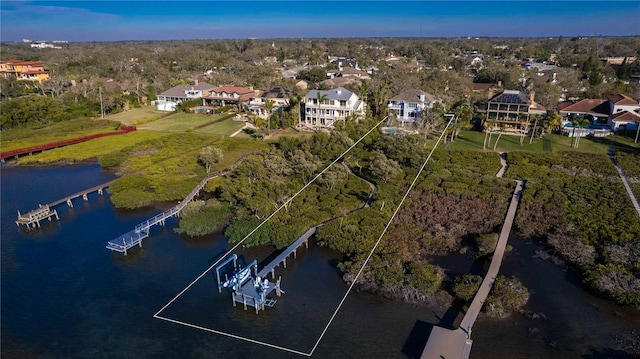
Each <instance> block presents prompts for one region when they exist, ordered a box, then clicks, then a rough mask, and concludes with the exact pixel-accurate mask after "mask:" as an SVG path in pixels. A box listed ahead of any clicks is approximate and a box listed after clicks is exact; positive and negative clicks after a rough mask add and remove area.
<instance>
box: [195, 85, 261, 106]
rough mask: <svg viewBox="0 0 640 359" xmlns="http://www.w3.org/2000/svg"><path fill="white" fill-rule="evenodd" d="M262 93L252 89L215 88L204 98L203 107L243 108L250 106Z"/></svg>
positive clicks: (236, 87)
mask: <svg viewBox="0 0 640 359" xmlns="http://www.w3.org/2000/svg"><path fill="white" fill-rule="evenodd" d="M260 93H261V91H260V90H254V89H253V88H252V87H240V86H220V87H214V88H212V89H210V90H209V91H208V92H207V93H206V94H205V95H204V96H202V100H203V103H202V104H203V106H237V107H238V108H241V107H242V105H243V104H245V103H246V104H248V103H249V102H250V101H251V99H253V98H255V97H257V96H259V95H260Z"/></svg>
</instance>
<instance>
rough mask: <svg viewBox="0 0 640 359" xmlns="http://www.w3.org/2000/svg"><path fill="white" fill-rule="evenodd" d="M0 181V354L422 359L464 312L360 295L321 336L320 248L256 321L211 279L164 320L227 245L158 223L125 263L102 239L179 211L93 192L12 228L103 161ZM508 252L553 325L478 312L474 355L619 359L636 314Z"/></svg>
mask: <svg viewBox="0 0 640 359" xmlns="http://www.w3.org/2000/svg"><path fill="white" fill-rule="evenodd" d="M1 175H2V178H1V179H2V180H1V189H2V191H1V209H2V211H1V216H2V223H1V224H2V227H1V231H2V232H1V249H2V252H1V259H2V262H1V263H2V275H1V281H2V282H1V284H2V307H1V314H2V317H1V328H2V331H1V335H2V336H1V339H2V343H1V344H2V346H1V356H2V357H3V358H15V357H20V358H25V357H29V358H30V357H38V358H89V357H90V358H134V357H135V358H147V357H154V358H183V357H202V358H249V357H255V358H300V357H303V356H302V355H300V354H295V353H293V352H291V351H298V352H302V353H310V352H311V351H312V350H314V346H316V343H318V338H320V336H321V335H322V340H320V342H319V343H318V344H317V347H315V350H314V351H313V357H317V358H360V357H370V358H407V357H409V358H411V357H419V355H420V352H421V350H422V348H423V347H424V345H425V343H426V340H427V337H428V334H429V332H430V330H431V327H432V325H433V324H438V323H441V322H443V323H444V322H447V321H448V320H449V321H450V319H451V318H455V317H457V318H458V320H459V319H460V317H461V316H462V314H460V313H456V309H455V308H454V310H451V309H450V308H447V307H436V306H433V307H429V306H418V305H412V304H406V303H398V302H393V301H389V300H386V299H383V298H380V297H377V296H375V295H372V294H369V293H363V292H357V291H354V292H352V293H351V294H350V295H349V296H348V297H347V298H346V300H345V301H344V303H343V305H342V306H341V309H340V310H339V311H338V313H337V315H336V316H335V318H333V320H332V321H331V325H330V326H329V327H328V329H327V330H326V332H324V335H323V330H324V328H325V327H326V326H327V323H328V322H329V321H330V320H331V317H332V314H333V313H334V311H335V309H336V308H337V307H338V305H339V304H340V302H341V300H342V298H343V296H344V294H345V292H346V290H347V286H346V285H345V284H344V282H343V281H342V280H341V278H340V274H339V273H338V271H337V270H336V268H335V265H336V263H337V261H338V260H339V259H340V255H339V253H336V252H333V251H331V250H327V249H324V248H319V247H317V246H315V245H313V244H312V245H311V246H310V247H309V249H304V248H302V249H300V250H299V251H298V256H297V259H293V258H292V259H291V260H290V261H289V262H288V264H289V265H288V267H287V268H286V269H283V268H282V267H280V268H278V269H277V270H276V275H280V276H282V289H283V290H284V291H285V292H286V293H285V294H284V295H283V296H282V297H281V298H280V299H279V301H278V303H277V304H276V305H275V306H274V307H273V308H267V310H266V311H264V312H261V313H260V314H255V313H254V311H253V310H252V308H251V307H249V310H247V311H244V310H243V309H242V306H237V307H233V306H232V302H231V298H230V295H229V294H228V293H224V292H223V293H222V294H220V293H218V290H217V288H216V280H215V274H214V273H212V272H209V273H207V274H205V275H204V276H202V278H201V279H200V280H198V281H196V282H195V284H194V285H193V286H191V287H190V288H189V289H188V290H186V291H185V292H184V293H183V294H182V295H180V296H179V297H178V298H177V299H176V300H175V301H173V302H171V304H170V305H168V306H166V308H165V309H164V310H162V311H161V313H160V316H162V317H164V318H168V319H170V320H171V321H167V320H161V319H157V318H154V317H153V316H154V314H155V313H156V312H158V311H159V310H160V309H161V308H163V307H165V305H166V304H167V303H169V302H170V301H171V300H172V299H173V298H174V297H175V296H176V295H177V294H178V293H179V292H181V291H182V290H183V289H184V288H185V287H186V286H187V285H189V284H190V283H192V282H193V281H194V279H196V278H197V277H198V276H199V275H201V274H202V273H203V272H204V271H205V270H206V269H207V268H208V267H209V265H210V264H211V263H213V262H215V261H216V260H217V259H218V258H219V257H220V255H222V254H223V253H225V252H226V251H227V249H228V245H227V242H226V239H225V237H224V236H222V235H220V234H215V235H210V236H204V237H200V238H195V239H194V238H189V237H186V236H183V235H179V234H176V233H175V232H174V231H173V225H174V224H175V222H174V221H173V220H170V221H168V222H167V226H165V227H158V228H153V229H152V230H151V237H150V238H148V239H146V240H145V241H144V242H143V247H142V248H134V249H132V250H130V252H129V255H128V256H124V255H122V254H120V253H116V252H110V251H108V250H107V249H106V248H105V245H106V243H107V241H109V240H111V239H113V238H115V237H116V236H118V235H120V234H122V233H125V232H127V231H129V230H131V229H132V228H133V227H134V226H135V225H136V224H137V223H139V222H142V221H143V220H145V219H147V218H149V217H152V216H153V215H155V214H157V213H159V212H160V211H162V210H164V209H167V208H168V207H170V206H171V204H162V205H157V206H154V207H151V208H146V209H143V210H135V211H124V210H116V209H115V208H114V207H113V206H112V204H111V202H110V201H109V198H108V197H109V196H108V194H107V193H105V195H103V196H99V195H97V194H96V193H92V194H90V195H89V201H88V202H84V201H82V199H81V198H78V199H76V200H74V207H73V208H68V207H67V206H66V205H64V204H63V205H60V206H58V207H57V210H58V212H59V214H60V220H59V221H56V220H54V221H52V222H46V221H45V222H43V227H42V228H40V229H35V230H31V231H26V230H25V229H23V228H22V229H21V228H17V227H16V225H15V224H14V221H15V219H16V214H17V213H16V210H20V211H22V212H23V213H24V212H27V211H28V210H30V209H33V208H35V207H37V205H38V204H39V203H50V202H53V201H55V200H57V199H59V198H63V197H65V196H67V195H69V194H72V193H75V192H78V191H80V190H83V189H85V188H89V187H92V186H95V185H98V184H100V183H104V182H107V181H109V180H111V179H113V178H115V176H114V175H113V174H111V173H109V172H105V171H103V170H101V168H100V166H98V165H97V164H88V165H87V164H83V165H76V166H62V167H38V168H20V167H7V166H3V168H2V173H1ZM511 244H512V245H513V246H514V250H513V251H512V252H511V253H510V254H508V255H507V256H506V259H505V262H504V264H503V269H502V272H503V273H505V274H507V275H516V276H518V277H519V278H520V279H521V280H522V281H523V283H524V284H525V285H526V286H527V287H529V288H530V289H531V290H532V291H533V294H532V296H531V302H530V305H529V309H530V310H531V311H533V312H544V313H545V315H546V317H547V319H546V320H542V319H529V318H527V317H525V316H524V315H520V314H514V315H512V316H510V317H508V318H504V319H492V318H486V317H484V316H481V317H480V319H479V321H478V322H476V325H475V326H474V328H473V329H474V331H473V339H474V344H473V349H472V355H471V357H472V358H538V357H551V358H572V357H578V358H580V357H584V358H598V357H607V356H606V355H605V354H607V355H609V356H611V355H610V354H611V353H613V354H620V352H618V351H616V341H615V340H614V337H615V336H616V335H618V334H620V333H625V332H630V331H631V330H632V329H634V328H636V330H637V328H640V316H639V315H638V311H636V310H635V309H632V308H624V307H620V306H616V305H613V304H611V303H608V302H606V301H603V300H601V299H598V298H595V297H593V296H591V295H589V294H588V293H586V292H584V291H582V290H581V289H580V288H579V286H578V284H577V282H576V279H575V277H574V276H573V275H572V274H571V273H569V272H566V271H563V269H562V268H560V267H558V266H556V265H554V264H552V263H550V262H545V261H542V260H539V259H533V258H531V257H532V255H533V253H534V251H535V249H536V246H535V245H534V244H531V243H526V242H523V241H519V240H513V239H512V241H511ZM236 253H237V254H238V255H239V256H240V257H241V260H242V261H245V262H250V261H252V260H253V259H257V260H258V262H259V263H261V262H264V261H265V260H266V259H268V258H269V257H270V256H273V254H274V250H273V249H272V248H270V247H261V248H251V249H239V250H237V251H236ZM438 261H439V264H441V265H443V266H445V265H446V266H447V270H449V271H452V272H454V273H463V272H466V271H469V270H470V269H471V268H473V267H474V263H473V260H472V259H471V258H470V257H468V256H464V255H453V256H449V257H446V258H439V259H438ZM177 322H180V323H185V324H178V323H177ZM532 328H535V329H532ZM221 333H225V334H221ZM530 333H534V334H530ZM234 336H237V337H242V338H247V339H249V340H252V341H255V342H261V343H267V344H269V346H265V345H261V344H257V343H255V342H249V341H246V340H242V339H238V338H237V337H234ZM276 347H281V348H286V349H289V350H290V351H286V350H282V349H279V348H276ZM600 354H603V355H605V356H600ZM621 357H624V356H621Z"/></svg>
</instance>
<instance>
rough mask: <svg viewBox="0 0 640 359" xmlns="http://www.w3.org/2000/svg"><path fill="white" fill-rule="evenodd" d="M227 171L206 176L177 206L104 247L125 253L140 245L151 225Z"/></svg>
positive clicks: (177, 210)
mask: <svg viewBox="0 0 640 359" xmlns="http://www.w3.org/2000/svg"><path fill="white" fill-rule="evenodd" d="M227 172H228V170H226V171H222V172H220V173H215V174H211V175H208V176H206V177H205V178H204V179H202V181H200V183H198V184H197V185H196V186H195V187H194V188H193V189H192V190H191V192H189V194H188V195H187V196H186V197H185V198H184V199H183V200H182V201H180V203H179V204H178V205H177V206H175V207H172V208H170V209H168V210H166V211H164V212H162V213H160V214H157V215H155V216H153V217H151V218H149V219H147V220H146V221H144V222H142V223H140V224H138V225H137V226H136V227H135V228H134V229H133V230H132V231H129V232H127V233H125V234H123V235H121V236H119V237H117V238H115V239H112V240H110V241H109V242H108V243H107V247H106V248H107V249H110V250H112V251H116V252H120V253H124V254H125V255H126V254H127V249H129V248H131V247H134V246H135V245H138V246H140V247H142V240H143V239H145V238H147V237H149V230H150V229H151V227H153V226H155V225H157V224H160V225H164V223H165V221H166V220H167V219H168V218H171V217H174V216H178V215H180V212H181V211H182V210H183V209H184V207H186V205H187V204H188V203H189V202H191V201H192V200H193V199H194V198H195V196H197V195H198V193H200V191H201V190H202V189H203V188H204V186H205V185H206V184H207V182H209V181H210V180H212V179H214V178H216V177H219V176H222V175H224V174H226V173H227Z"/></svg>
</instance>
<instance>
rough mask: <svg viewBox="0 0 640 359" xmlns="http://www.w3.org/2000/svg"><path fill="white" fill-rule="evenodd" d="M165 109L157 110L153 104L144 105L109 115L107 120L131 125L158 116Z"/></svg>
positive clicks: (163, 112)
mask: <svg viewBox="0 0 640 359" xmlns="http://www.w3.org/2000/svg"><path fill="white" fill-rule="evenodd" d="M166 114H167V112H166V111H158V110H157V109H156V107H155V106H145V107H140V108H134V109H131V110H129V111H124V112H120V113H116V114H113V115H109V116H107V117H106V119H107V120H112V121H118V122H121V123H123V124H125V125H128V126H131V125H136V124H137V123H142V122H144V121H149V120H153V119H154V118H159V117H160V116H162V115H166Z"/></svg>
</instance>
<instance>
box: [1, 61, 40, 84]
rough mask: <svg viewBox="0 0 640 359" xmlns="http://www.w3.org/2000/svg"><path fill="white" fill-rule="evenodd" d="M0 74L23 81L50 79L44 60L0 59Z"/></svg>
mask: <svg viewBox="0 0 640 359" xmlns="http://www.w3.org/2000/svg"><path fill="white" fill-rule="evenodd" d="M0 74H1V75H2V76H4V77H7V78H8V77H15V78H16V79H18V80H23V81H25V80H26V81H38V82H42V81H46V80H48V79H49V71H47V70H45V68H44V63H43V62H42V61H22V60H7V61H0Z"/></svg>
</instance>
